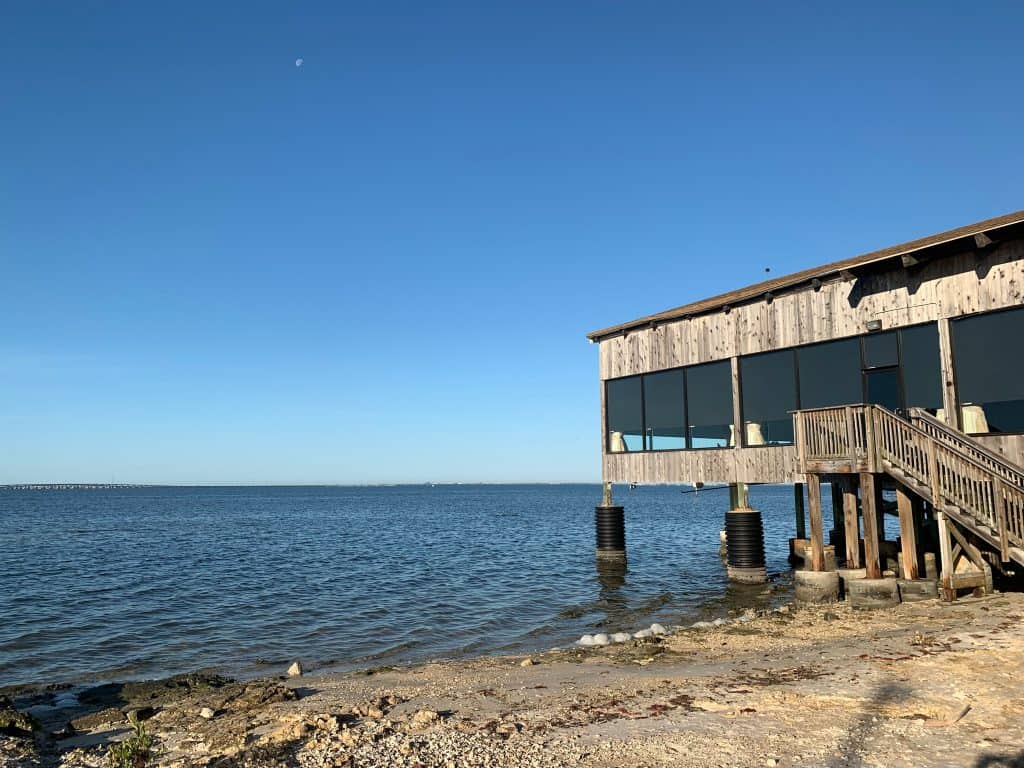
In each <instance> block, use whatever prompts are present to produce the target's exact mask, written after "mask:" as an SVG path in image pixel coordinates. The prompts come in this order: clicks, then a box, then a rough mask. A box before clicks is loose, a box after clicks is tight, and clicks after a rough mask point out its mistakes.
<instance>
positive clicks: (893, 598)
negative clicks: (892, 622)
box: [846, 577, 900, 608]
mask: <svg viewBox="0 0 1024 768" xmlns="http://www.w3.org/2000/svg"><path fill="white" fill-rule="evenodd" d="M846 586H847V589H848V590H849V591H848V593H847V594H848V595H849V600H850V607H852V608H891V607H892V606H894V605H899V603H900V590H899V586H898V585H897V584H896V578H895V577H889V578H883V579H852V580H850V581H848V582H847V584H846Z"/></svg>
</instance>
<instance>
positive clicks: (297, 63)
mask: <svg viewBox="0 0 1024 768" xmlns="http://www.w3.org/2000/svg"><path fill="white" fill-rule="evenodd" d="M305 63H306V62H305V60H304V59H296V60H295V66H296V67H301V66H302V65H303V64H305Z"/></svg>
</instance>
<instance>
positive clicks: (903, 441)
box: [793, 405, 1024, 560]
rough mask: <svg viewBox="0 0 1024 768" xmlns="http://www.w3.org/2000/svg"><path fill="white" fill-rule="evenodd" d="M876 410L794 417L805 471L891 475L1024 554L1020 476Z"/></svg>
mask: <svg viewBox="0 0 1024 768" xmlns="http://www.w3.org/2000/svg"><path fill="white" fill-rule="evenodd" d="M915 416H916V418H914V420H913V421H910V420H906V419H903V418H900V417H899V416H897V415H896V414H895V413H893V412H892V411H889V410H887V409H885V408H882V407H881V406H877V405H845V406H837V407H834V408H816V409H813V410H806V411H796V412H795V413H794V414H793V420H794V432H795V434H796V441H797V455H798V456H799V457H800V461H801V463H802V465H803V466H802V470H803V471H805V472H807V471H819V472H820V471H822V469H823V468H824V469H826V470H827V471H844V470H845V471H850V472H857V471H866V472H885V471H890V470H895V472H894V474H898V475H900V476H902V477H900V479H901V480H904V479H905V481H906V482H908V483H910V484H912V485H914V486H917V489H918V491H919V492H920V493H921V494H922V495H924V496H925V498H928V499H929V500H930V501H931V502H932V503H933V504H934V505H936V506H937V507H939V508H940V509H942V508H944V507H946V506H952V507H955V508H956V509H957V511H958V512H959V516H960V517H961V518H962V517H964V516H966V517H968V518H969V519H970V520H971V521H973V524H974V528H975V530H976V532H978V533H979V534H980V535H982V536H983V538H986V539H988V540H994V541H993V543H994V544H995V545H996V546H998V548H999V550H1000V554H1001V556H1002V558H1003V560H1008V559H1009V555H1010V548H1011V547H1014V548H1018V551H1019V549H1020V548H1024V473H1022V472H1021V470H1020V469H1019V468H1016V467H1014V466H1013V465H1012V464H1010V463H1009V462H1007V461H1006V460H1004V459H1002V458H1000V457H998V456H996V455H995V454H992V452H991V451H988V450H987V449H985V448H984V447H983V446H980V445H978V444H977V443H975V442H974V441H973V440H971V439H970V438H968V437H966V435H960V434H959V433H957V432H956V431H955V430H951V429H950V428H948V427H946V426H945V425H944V424H942V423H941V422H935V423H932V422H934V421H935V420H934V419H932V420H931V421H928V420H925V419H923V418H922V417H921V416H920V414H915Z"/></svg>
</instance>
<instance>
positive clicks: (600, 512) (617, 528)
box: [594, 504, 626, 559]
mask: <svg viewBox="0 0 1024 768" xmlns="http://www.w3.org/2000/svg"><path fill="white" fill-rule="evenodd" d="M623 512H624V510H623V508H622V507H617V506H606V505H604V504H599V505H598V506H596V507H594V528H595V530H596V533H597V556H598V557H600V558H614V559H624V558H625V557H626V520H625V515H624V513H623Z"/></svg>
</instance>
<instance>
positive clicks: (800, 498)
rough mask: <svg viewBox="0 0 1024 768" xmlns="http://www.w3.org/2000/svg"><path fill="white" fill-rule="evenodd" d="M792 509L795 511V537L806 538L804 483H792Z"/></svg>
mask: <svg viewBox="0 0 1024 768" xmlns="http://www.w3.org/2000/svg"><path fill="white" fill-rule="evenodd" d="M793 511H794V512H795V513H796V537H797V538H798V539H806V538H807V523H806V521H805V520H804V484H803V483H794V484H793Z"/></svg>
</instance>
